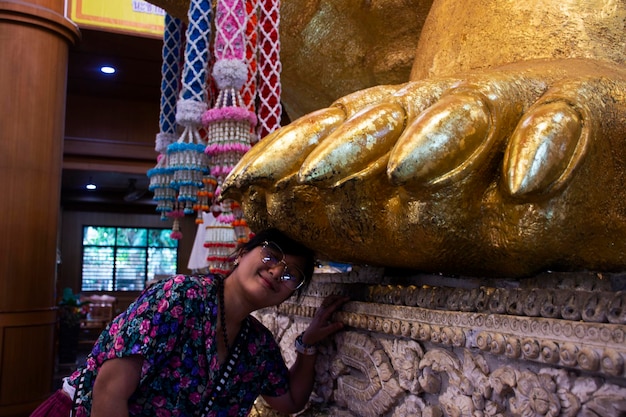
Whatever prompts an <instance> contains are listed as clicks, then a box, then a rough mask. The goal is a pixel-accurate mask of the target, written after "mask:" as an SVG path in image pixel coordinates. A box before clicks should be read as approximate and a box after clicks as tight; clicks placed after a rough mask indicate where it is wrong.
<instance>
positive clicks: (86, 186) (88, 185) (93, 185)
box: [85, 177, 98, 190]
mask: <svg viewBox="0 0 626 417" xmlns="http://www.w3.org/2000/svg"><path fill="white" fill-rule="evenodd" d="M85 188H86V189H88V190H95V189H96V188H98V187H96V184H94V183H93V181H92V180H91V177H89V182H88V183H87V185H85Z"/></svg>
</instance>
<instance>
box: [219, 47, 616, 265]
mask: <svg viewBox="0 0 626 417" xmlns="http://www.w3.org/2000/svg"><path fill="white" fill-rule="evenodd" d="M624 132H626V69H625V68H624V66H619V65H614V64H610V63H601V62H600V61H595V60H585V59H564V60H534V61H532V60H531V61H525V62H520V63H516V64H510V65H503V66H500V67H497V68H491V69H487V70H484V69H483V70H480V71H477V72H467V73H463V74H460V75H455V76H447V77H433V78H428V79H424V80H421V81H414V82H409V83H406V84H403V85H397V86H379V87H373V88H371V89H367V90H362V91H359V92H357V93H354V94H352V95H349V96H346V97H344V98H341V99H339V100H337V101H336V102H335V103H334V104H333V105H331V106H330V107H328V108H326V109H323V110H319V111H316V112H314V113H311V114H309V115H307V116H304V117H302V118H300V119H298V120H296V121H295V122H293V123H292V124H290V125H288V126H286V127H284V128H282V129H280V130H278V131H276V132H274V133H273V134H272V135H270V136H268V137H267V138H265V139H263V140H262V141H261V142H260V143H259V144H258V145H256V146H255V147H254V148H253V149H252V150H251V151H250V152H248V154H246V155H245V156H244V158H243V159H242V160H241V161H240V163H239V164H238V165H237V167H236V168H235V170H234V171H233V172H232V173H231V175H230V176H229V177H228V178H227V179H226V181H225V182H224V185H223V190H222V196H223V197H229V198H234V199H236V200H239V201H241V202H242V203H243V207H244V211H245V215H246V218H247V219H248V221H249V223H250V224H251V226H252V227H253V229H258V228H261V227H268V226H275V227H278V228H280V229H282V230H284V231H286V232H287V233H289V234H291V235H293V236H294V237H296V238H298V239H299V240H301V241H303V242H304V243H306V244H308V245H310V246H311V247H312V248H314V249H315V250H317V251H318V252H319V253H320V254H321V255H322V257H327V258H331V259H334V260H338V261H347V262H353V263H362V264H371V265H383V266H392V267H399V268H411V269H417V270H422V271H428V272H442V273H446V274H460V275H491V276H498V275H502V276H510V277H512V276H515V277H521V276H525V275H528V274H532V273H534V272H537V271H539V270H544V269H554V270H580V269H590V270H600V271H615V270H623V269H624V268H625V267H626V203H624V196H625V194H626V193H625V192H624V176H625V172H624V170H625V168H626V137H624Z"/></svg>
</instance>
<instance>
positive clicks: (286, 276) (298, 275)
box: [261, 241, 304, 291]
mask: <svg viewBox="0 0 626 417" xmlns="http://www.w3.org/2000/svg"><path fill="white" fill-rule="evenodd" d="M261 261H263V263H264V264H265V265H267V266H268V267H269V268H273V267H275V266H277V265H278V264H283V267H284V268H283V274H282V275H281V276H280V281H281V282H282V283H283V284H285V286H286V287H287V288H289V289H290V290H292V291H295V290H297V289H298V288H300V287H301V286H302V284H304V273H303V272H302V271H301V270H300V269H298V268H297V267H295V266H288V265H287V262H285V253H284V252H283V250H282V249H281V248H280V246H278V245H277V244H276V243H274V242H267V241H266V242H263V243H262V244H261Z"/></svg>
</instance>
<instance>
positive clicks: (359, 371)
mask: <svg viewBox="0 0 626 417" xmlns="http://www.w3.org/2000/svg"><path fill="white" fill-rule="evenodd" d="M335 341H336V343H337V351H338V352H341V353H340V354H338V355H337V357H336V358H335V360H334V361H333V363H332V367H331V370H330V371H331V376H332V377H333V379H335V380H336V381H337V388H336V392H335V401H336V402H337V404H338V405H340V406H343V407H349V408H350V410H351V411H353V412H356V414H357V415H359V416H363V417H368V416H371V417H377V416H381V415H384V414H385V413H386V412H388V411H389V410H390V409H391V407H392V406H393V404H394V403H395V402H396V401H397V399H398V398H399V397H400V395H401V394H402V393H403V391H402V389H401V388H400V385H399V384H398V381H397V380H396V379H395V377H394V374H395V372H394V369H393V367H392V365H391V361H390V359H389V357H388V356H387V353H386V352H385V351H384V349H382V348H381V347H380V345H378V344H377V343H376V342H375V340H373V339H371V338H370V337H368V336H367V335H364V334H361V333H355V332H344V333H340V334H339V335H337V337H336V338H335Z"/></svg>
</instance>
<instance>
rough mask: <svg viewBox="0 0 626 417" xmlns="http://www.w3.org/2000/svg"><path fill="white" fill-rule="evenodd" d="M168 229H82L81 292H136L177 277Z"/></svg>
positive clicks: (175, 245) (174, 244)
mask: <svg viewBox="0 0 626 417" xmlns="http://www.w3.org/2000/svg"><path fill="white" fill-rule="evenodd" d="M170 233H171V230H170V229H156V228H138V227H99V226H84V227H83V283H82V289H81V290H82V291H139V290H143V289H144V288H145V286H146V282H148V281H150V280H151V279H154V278H155V277H156V276H158V275H171V274H174V273H176V256H177V252H178V241H177V240H175V239H172V238H170Z"/></svg>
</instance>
